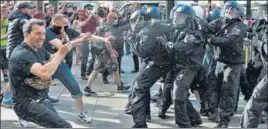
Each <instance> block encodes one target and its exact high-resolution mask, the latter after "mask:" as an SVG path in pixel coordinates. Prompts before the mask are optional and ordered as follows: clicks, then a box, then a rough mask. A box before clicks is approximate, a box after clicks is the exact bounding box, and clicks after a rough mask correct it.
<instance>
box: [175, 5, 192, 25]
mask: <svg viewBox="0 0 268 129" xmlns="http://www.w3.org/2000/svg"><path fill="white" fill-rule="evenodd" d="M194 21H195V11H194V10H193V8H192V7H191V6H190V5H182V6H180V7H179V8H178V9H177V10H176V12H175V14H174V19H173V22H172V23H173V25H174V27H175V28H181V29H182V28H186V27H194V25H195V22H194ZM189 25H190V26H189Z"/></svg>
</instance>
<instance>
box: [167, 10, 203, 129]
mask: <svg viewBox="0 0 268 129" xmlns="http://www.w3.org/2000/svg"><path fill="white" fill-rule="evenodd" d="M195 20H196V16H195V11H194V10H193V8H192V7H191V6H188V5H183V6H180V7H179V8H178V9H177V11H176V13H175V15H174V19H173V25H174V27H175V28H176V30H178V31H175V35H176V36H174V43H171V42H169V43H168V45H167V46H168V47H167V50H169V51H170V53H171V55H172V57H173V58H174V67H173V69H175V70H174V73H175V82H174V89H173V98H174V99H175V101H174V102H175V103H174V104H175V121H176V124H177V125H178V126H179V127H183V128H189V127H191V121H192V120H191V119H193V118H195V119H196V120H199V122H200V123H202V121H201V119H200V115H199V114H198V113H197V111H196V110H195V109H194V108H193V106H192V104H191V102H190V100H189V98H188V96H189V93H188V90H189V88H190V87H191V84H192V83H193V82H195V81H196V79H198V73H199V70H200V68H201V65H202V60H203V57H204V45H205V44H204V42H203V38H202V37H203V36H202V34H201V32H200V31H199V30H198V25H197V22H196V21H195ZM189 112H192V113H189Z"/></svg>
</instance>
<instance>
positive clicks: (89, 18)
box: [79, 15, 94, 27]
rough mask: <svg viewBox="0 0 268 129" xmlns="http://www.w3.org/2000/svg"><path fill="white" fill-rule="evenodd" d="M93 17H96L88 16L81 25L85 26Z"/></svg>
mask: <svg viewBox="0 0 268 129" xmlns="http://www.w3.org/2000/svg"><path fill="white" fill-rule="evenodd" d="M92 18H94V16H92V15H91V16H88V18H87V19H86V20H85V21H83V22H81V23H80V24H79V25H80V26H81V27H85V26H86V25H87V23H88V22H89V21H90V20H91V19H92Z"/></svg>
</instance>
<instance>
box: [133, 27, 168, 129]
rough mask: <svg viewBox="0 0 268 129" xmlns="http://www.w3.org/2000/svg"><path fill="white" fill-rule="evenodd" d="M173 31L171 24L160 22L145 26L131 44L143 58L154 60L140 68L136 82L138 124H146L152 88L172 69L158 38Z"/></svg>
mask: <svg viewBox="0 0 268 129" xmlns="http://www.w3.org/2000/svg"><path fill="white" fill-rule="evenodd" d="M170 31H172V27H171V25H167V24H163V23H160V22H153V23H152V24H149V25H146V26H144V27H143V28H142V29H141V31H140V32H139V33H138V34H137V37H136V42H132V43H131V44H130V45H131V47H132V49H133V51H134V52H135V53H136V54H137V55H138V56H139V57H141V58H142V59H148V60H151V61H153V64H152V65H150V66H149V67H147V68H145V69H143V70H140V73H139V74H138V76H137V77H136V81H135V82H134V89H133V94H132V98H133V100H132V116H133V119H134V122H135V123H136V124H137V125H146V111H147V109H148V107H149V106H150V88H151V86H153V84H154V83H155V82H156V81H157V80H158V79H159V78H160V77H161V76H163V75H164V74H166V73H167V72H168V71H169V69H170V66H171V64H170V60H171V58H170V57H169V54H168V52H167V50H165V49H163V48H164V47H165V46H164V45H163V44H162V43H161V42H159V40H157V37H159V36H161V34H163V33H164V32H170Z"/></svg>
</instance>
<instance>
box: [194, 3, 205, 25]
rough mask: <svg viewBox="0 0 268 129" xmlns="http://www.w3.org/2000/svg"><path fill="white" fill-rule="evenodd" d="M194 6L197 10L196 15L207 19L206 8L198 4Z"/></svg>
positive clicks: (201, 18)
mask: <svg viewBox="0 0 268 129" xmlns="http://www.w3.org/2000/svg"><path fill="white" fill-rule="evenodd" d="M192 8H193V9H194V11H195V16H196V17H197V18H198V19H200V20H201V21H203V20H204V19H205V13H204V9H202V7H201V6H199V5H198V4H192Z"/></svg>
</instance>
